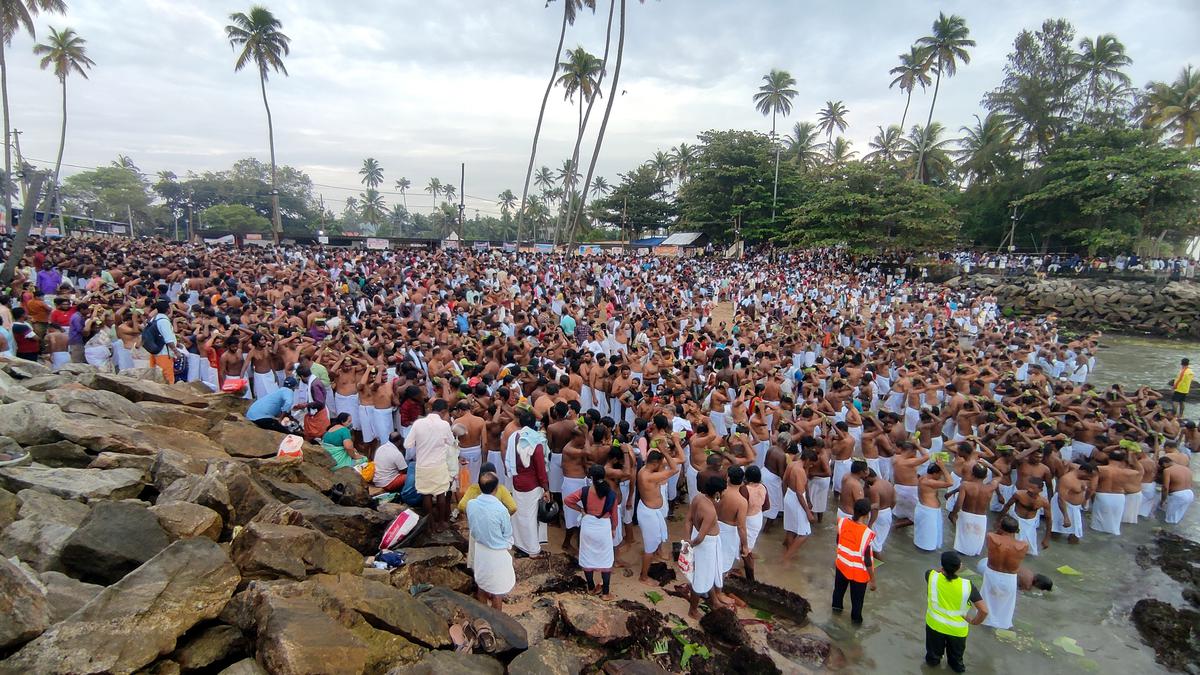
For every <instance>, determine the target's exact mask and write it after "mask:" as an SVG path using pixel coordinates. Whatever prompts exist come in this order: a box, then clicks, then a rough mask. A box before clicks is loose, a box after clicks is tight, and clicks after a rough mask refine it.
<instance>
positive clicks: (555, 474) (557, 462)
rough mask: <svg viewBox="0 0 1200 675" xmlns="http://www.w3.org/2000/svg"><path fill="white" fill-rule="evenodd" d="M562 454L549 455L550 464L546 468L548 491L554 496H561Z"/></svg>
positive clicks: (553, 453)
mask: <svg viewBox="0 0 1200 675" xmlns="http://www.w3.org/2000/svg"><path fill="white" fill-rule="evenodd" d="M562 459H563V458H562V453H561V452H552V453H550V464H549V465H548V466H547V467H546V479H547V482H549V483H550V491H551V492H553V493H555V494H562V483H563V473H562Z"/></svg>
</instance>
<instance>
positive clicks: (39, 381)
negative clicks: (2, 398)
mask: <svg viewBox="0 0 1200 675" xmlns="http://www.w3.org/2000/svg"><path fill="white" fill-rule="evenodd" d="M73 383H74V381H73V380H72V378H71V377H69V376H67V375H58V374H51V375H38V376H37V377H31V378H29V379H28V380H22V381H21V386H23V387H25V388H26V389H28V390H29V391H53V390H55V389H61V388H62V387H64V386H66V385H68V384H73Z"/></svg>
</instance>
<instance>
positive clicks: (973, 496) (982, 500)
mask: <svg viewBox="0 0 1200 675" xmlns="http://www.w3.org/2000/svg"><path fill="white" fill-rule="evenodd" d="M986 462H987V460H985V459H982V458H980V459H979V460H978V461H977V463H976V464H975V466H973V467H971V473H970V475H969V476H968V477H967V478H965V479H963V481H962V482H961V483H959V484H958V493H959V494H958V497H959V498H958V499H956V500H955V501H954V510H953V511H952V512H951V513H950V522H952V523H954V550H955V551H958V552H959V553H961V554H963V555H969V556H976V555H979V552H980V551H982V550H983V543H984V537H985V536H986V535H987V514H988V507H989V506H990V505H991V503H992V496H993V495H994V494H995V493H996V488H997V486H998V485H999V483H997V482H996V481H992V482H990V483H985V482H983V479H984V478H987V474H988V470H987V468H986V467H985V463H986Z"/></svg>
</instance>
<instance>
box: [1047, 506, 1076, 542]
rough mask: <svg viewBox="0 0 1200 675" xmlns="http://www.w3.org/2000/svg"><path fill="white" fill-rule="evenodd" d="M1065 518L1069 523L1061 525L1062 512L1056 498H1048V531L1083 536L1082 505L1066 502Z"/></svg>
mask: <svg viewBox="0 0 1200 675" xmlns="http://www.w3.org/2000/svg"><path fill="white" fill-rule="evenodd" d="M1067 518H1069V519H1070V520H1071V524H1070V525H1063V512H1062V509H1061V508H1059V505H1058V498H1057V497H1055V498H1054V499H1051V500H1050V531H1051V532H1054V533H1055V534H1073V535H1075V536H1076V537H1077V538H1080V539H1082V538H1083V506H1081V505H1079V504H1072V503H1070V502H1067Z"/></svg>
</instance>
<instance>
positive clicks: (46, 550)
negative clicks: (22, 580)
mask: <svg viewBox="0 0 1200 675" xmlns="http://www.w3.org/2000/svg"><path fill="white" fill-rule="evenodd" d="M17 497H18V498H19V499H20V500H21V508H20V510H19V511H18V512H17V518H18V520H16V521H15V522H13V523H12V524H11V525H9V526H8V527H6V528H4V529H3V530H0V555H4V556H6V557H11V556H16V557H17V558H20V559H21V560H23V561H24V562H26V563H27V564H28V565H29V566H30V567H32V568H34V569H35V570H37V571H39V572H45V571H47V570H57V571H60V572H61V571H63V566H62V560H61V556H62V549H63V546H65V545H66V543H67V539H69V538H70V537H71V535H72V534H74V532H75V530H77V529H78V528H79V526H80V525H82V524H83V520H84V519H85V518H87V515H88V513H89V511H90V509H89V508H88V506H87V505H85V504H81V503H79V502H76V501H72V500H67V499H60V498H58V497H55V496H54V495H52V494H47V493H45V492H38V491H36V490H22V491H21V492H19V493H17Z"/></svg>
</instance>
